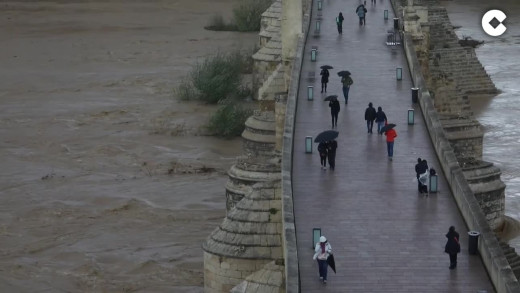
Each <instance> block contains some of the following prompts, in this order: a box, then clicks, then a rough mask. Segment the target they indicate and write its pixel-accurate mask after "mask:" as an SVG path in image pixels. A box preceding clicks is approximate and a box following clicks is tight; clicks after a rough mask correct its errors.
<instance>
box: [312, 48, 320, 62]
mask: <svg viewBox="0 0 520 293" xmlns="http://www.w3.org/2000/svg"><path fill="white" fill-rule="evenodd" d="M317 54H318V50H316V49H312V50H311V61H312V62H316V55H317Z"/></svg>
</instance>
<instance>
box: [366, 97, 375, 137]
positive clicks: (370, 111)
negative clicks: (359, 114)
mask: <svg viewBox="0 0 520 293" xmlns="http://www.w3.org/2000/svg"><path fill="white" fill-rule="evenodd" d="M376 114H377V113H376V109H374V107H372V103H368V108H367V109H366V110H365V120H366V121H367V129H368V133H372V127H373V126H374V120H375V119H376Z"/></svg>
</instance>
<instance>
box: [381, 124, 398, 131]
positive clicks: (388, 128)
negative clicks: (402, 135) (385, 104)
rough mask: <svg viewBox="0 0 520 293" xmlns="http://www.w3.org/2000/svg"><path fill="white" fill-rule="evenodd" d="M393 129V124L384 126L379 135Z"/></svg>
mask: <svg viewBox="0 0 520 293" xmlns="http://www.w3.org/2000/svg"><path fill="white" fill-rule="evenodd" d="M394 127H395V124H393V123H390V124H388V125H385V126H383V128H381V133H383V132H387V131H388V130H390V129H392V128H394Z"/></svg>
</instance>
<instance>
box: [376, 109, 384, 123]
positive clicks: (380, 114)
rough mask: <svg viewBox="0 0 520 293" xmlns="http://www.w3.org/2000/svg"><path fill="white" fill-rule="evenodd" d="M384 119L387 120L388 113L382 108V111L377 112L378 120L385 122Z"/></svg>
mask: <svg viewBox="0 0 520 293" xmlns="http://www.w3.org/2000/svg"><path fill="white" fill-rule="evenodd" d="M383 121H386V114H385V112H383V111H382V110H381V111H377V112H376V122H383Z"/></svg>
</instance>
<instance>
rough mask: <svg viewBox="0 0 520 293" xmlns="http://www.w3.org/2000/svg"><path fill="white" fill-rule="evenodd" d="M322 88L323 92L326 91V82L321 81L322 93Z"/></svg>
mask: <svg viewBox="0 0 520 293" xmlns="http://www.w3.org/2000/svg"><path fill="white" fill-rule="evenodd" d="M323 89H325V92H327V83H326V82H322V83H321V92H322V93H323Z"/></svg>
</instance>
